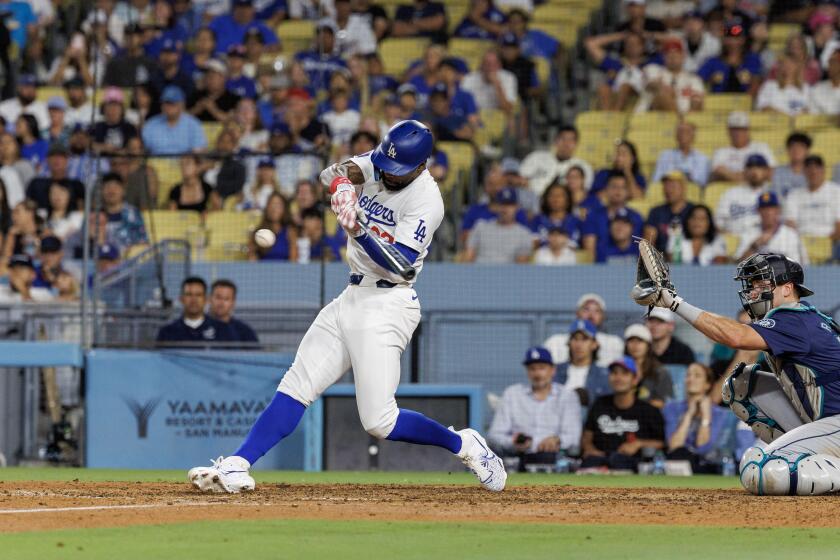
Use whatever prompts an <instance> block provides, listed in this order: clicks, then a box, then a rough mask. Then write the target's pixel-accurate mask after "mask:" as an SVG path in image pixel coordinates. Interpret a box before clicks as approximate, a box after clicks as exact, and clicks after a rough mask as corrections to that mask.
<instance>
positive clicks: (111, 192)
mask: <svg viewBox="0 0 840 560" xmlns="http://www.w3.org/2000/svg"><path fill="white" fill-rule="evenodd" d="M102 209H103V210H104V211H105V214H106V215H107V217H108V227H107V230H108V239H110V240H112V242H113V243H114V244H115V245H116V246H117V248H118V249H119V250H120V253H123V252H125V250H126V249H128V248H129V247H131V246H133V245H137V244H140V243H148V242H149V239H148V237H147V236H146V226H145V225H144V224H143V216H141V215H140V211H139V210H137V208H135V207H134V206H131V205H130V204H127V203H126V202H125V183H124V182H123V179H122V177H120V176H119V175H118V174H116V173H108V174H107V175H105V176H103V177H102Z"/></svg>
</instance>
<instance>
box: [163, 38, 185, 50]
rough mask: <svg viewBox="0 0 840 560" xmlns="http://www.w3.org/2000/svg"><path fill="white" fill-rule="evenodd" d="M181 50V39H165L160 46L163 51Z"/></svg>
mask: <svg viewBox="0 0 840 560" xmlns="http://www.w3.org/2000/svg"><path fill="white" fill-rule="evenodd" d="M180 50H181V43H180V41H176V40H175V39H171V38H168V39H164V40H163V43H162V44H161V46H160V51H161V52H179V51H180Z"/></svg>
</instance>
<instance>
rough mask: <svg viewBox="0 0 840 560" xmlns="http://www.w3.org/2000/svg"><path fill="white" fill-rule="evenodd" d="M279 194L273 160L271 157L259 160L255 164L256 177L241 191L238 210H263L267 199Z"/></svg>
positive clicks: (278, 184)
mask: <svg viewBox="0 0 840 560" xmlns="http://www.w3.org/2000/svg"><path fill="white" fill-rule="evenodd" d="M279 192H280V181H278V180H277V173H276V172H275V166H274V160H273V159H272V158H271V157H264V158H260V160H259V163H257V177H256V179H255V180H254V182H253V183H251V185H250V186H249V187H248V188H247V189H245V190H244V191H243V193H242V194H243V196H240V198H241V199H242V201H241V203H240V205H239V208H240V209H242V210H265V206H266V203H267V202H268V198H269V197H270V196H271V195H272V194H274V193H279Z"/></svg>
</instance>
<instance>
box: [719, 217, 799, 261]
mask: <svg viewBox="0 0 840 560" xmlns="http://www.w3.org/2000/svg"><path fill="white" fill-rule="evenodd" d="M760 235H761V232H760V231H758V232H753V233H745V234H743V235H741V243H740V244H739V245H738V250H737V251H735V254H736V255H737V256H738V257H740V256H741V255H744V254H745V253H746V252H747V250H748V249H749V248H750V246H751V245H752V244H753V243H755V242H756V240H758V237H759V236H760ZM757 252H759V253H781V254H783V255H784V256H786V257H787V258H789V259H792V260H794V261H796V262H798V263H799V264H801V265H802V266H807V265H809V264H811V263H810V261H809V260H808V252H807V251H806V250H805V246H804V245H803V244H802V239H801V238H800V237H799V234H798V233H797V232H796V230H795V229H793V228H792V227H788V226H786V225H784V224H782V225H780V226H779V228H778V229H777V230H776V232H775V233H774V234H773V237H771V238H770V240H769V241H768V242H767V243H765V244H763V245H761V246H760V247H759V248H758V251H757Z"/></svg>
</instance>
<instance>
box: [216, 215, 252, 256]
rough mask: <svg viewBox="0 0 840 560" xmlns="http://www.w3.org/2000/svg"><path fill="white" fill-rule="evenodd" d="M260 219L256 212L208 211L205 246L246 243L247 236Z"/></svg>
mask: <svg viewBox="0 0 840 560" xmlns="http://www.w3.org/2000/svg"><path fill="white" fill-rule="evenodd" d="M259 220H260V215H259V213H258V212H225V211H220V212H209V213H208V214H207V221H206V223H205V227H206V228H207V246H208V247H223V246H225V245H226V244H231V243H239V244H244V245H247V244H248V236H249V235H250V234H251V232H252V231H253V230H254V228H255V227H256V226H257V224H258V223H259Z"/></svg>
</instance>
